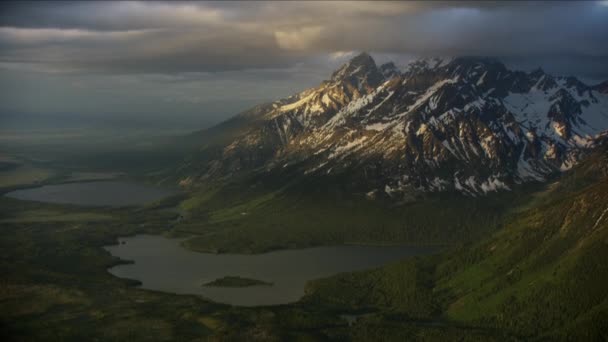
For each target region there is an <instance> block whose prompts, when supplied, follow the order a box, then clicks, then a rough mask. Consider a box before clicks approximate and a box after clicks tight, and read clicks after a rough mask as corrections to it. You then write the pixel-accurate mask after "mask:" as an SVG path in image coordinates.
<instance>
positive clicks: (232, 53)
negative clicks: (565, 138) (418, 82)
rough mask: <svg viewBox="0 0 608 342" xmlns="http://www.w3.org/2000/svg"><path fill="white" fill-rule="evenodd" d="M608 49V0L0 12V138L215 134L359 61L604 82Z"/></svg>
mask: <svg viewBox="0 0 608 342" xmlns="http://www.w3.org/2000/svg"><path fill="white" fill-rule="evenodd" d="M606 37H608V2H606V1H603V2H581V1H578V2H565V1H556V2H523V1H516V2H505V1H496V2H491V1H469V2H453V1H449V2H440V1H431V2H398V1H389V2H364V1H353V2H338V1H331V2H320V1H311V2H295V1H268V2H221V1H219V2H183V1H181V2H162V1H155V2H127V1H118V2H110V1H98V2H94V1H86V2H84V1H83V2H66V1H61V2H50V1H35V2H23V1H22V2H11V3H6V2H0V128H1V127H2V126H3V124H4V123H5V121H3V118H4V117H6V115H7V113H9V114H10V113H12V114H15V113H20V114H19V115H21V114H31V115H33V117H37V116H45V115H47V114H48V115H49V117H53V116H54V115H59V114H61V116H57V118H58V119H57V120H58V121H61V120H65V117H66V116H65V115H68V116H70V115H71V116H72V117H74V118H97V119H99V120H106V119H109V118H110V117H114V118H116V119H120V120H123V119H127V118H129V119H133V120H134V121H138V122H148V121H149V120H151V118H157V119H158V120H159V122H160V121H162V120H166V121H163V122H164V124H163V125H165V124H166V125H176V124H180V125H183V126H186V127H191V126H193V125H194V126H196V125H198V124H202V123H205V124H211V123H213V122H217V121H219V120H221V119H222V118H225V117H228V116H230V115H232V114H234V113H236V112H238V111H240V110H244V109H246V108H247V107H248V106H251V105H253V104H256V103H260V102H263V101H267V100H270V99H277V98H281V97H285V96H289V95H291V94H293V93H295V92H297V91H301V90H303V89H305V88H307V87H311V86H315V85H317V84H318V83H319V82H320V81H321V80H323V79H325V78H327V77H328V76H329V75H330V74H331V72H332V70H334V69H335V68H337V67H338V66H339V64H341V63H343V62H344V61H345V60H347V59H348V58H349V57H351V56H352V55H353V51H369V52H371V53H372V54H373V56H374V57H375V58H376V60H377V61H378V62H385V61H388V60H393V61H395V62H396V63H397V64H400V65H403V64H405V63H406V62H407V61H409V60H411V59H412V58H416V57H419V56H420V57H425V56H431V55H433V56H436V55H439V56H451V55H490V56H495V57H499V58H501V59H502V60H503V61H505V62H506V63H507V64H508V65H509V66H511V67H515V68H523V69H532V68H536V67H538V66H542V67H543V68H544V69H545V70H546V71H548V72H550V73H554V74H564V75H575V76H579V77H583V79H584V80H586V81H588V82H591V83H593V82H598V81H599V80H603V79H608V58H607V57H608V44H606ZM19 115H17V116H16V117H19ZM31 115H30V116H31ZM61 118H64V119H61Z"/></svg>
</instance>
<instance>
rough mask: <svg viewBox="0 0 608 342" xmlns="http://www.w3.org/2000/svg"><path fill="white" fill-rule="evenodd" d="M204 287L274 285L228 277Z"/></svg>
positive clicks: (255, 280)
mask: <svg viewBox="0 0 608 342" xmlns="http://www.w3.org/2000/svg"><path fill="white" fill-rule="evenodd" d="M203 286H214V287H248V286H272V283H268V282H265V281H262V280H257V279H249V278H243V277H238V276H236V277H235V276H227V277H222V278H218V279H215V280H214V281H211V282H208V283H206V284H203Z"/></svg>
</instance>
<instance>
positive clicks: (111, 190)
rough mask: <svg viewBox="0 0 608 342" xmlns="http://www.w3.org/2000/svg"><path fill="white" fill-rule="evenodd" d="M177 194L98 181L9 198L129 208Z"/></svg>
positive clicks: (22, 192)
mask: <svg viewBox="0 0 608 342" xmlns="http://www.w3.org/2000/svg"><path fill="white" fill-rule="evenodd" d="M175 193H176V190H171V189H167V188H161V187H157V186H153V185H147V184H140V183H135V182H129V181H94V182H82V183H66V184H55V185H44V186H41V187H37V188H31V189H23V190H15V191H11V192H9V193H7V194H6V195H5V196H7V197H11V198H16V199H20V200H26V201H37V202H46V203H58V204H75V205H80V206H87V207H95V206H98V207H106V206H108V207H125V206H133V205H141V204H145V203H148V202H152V201H156V200H159V199H161V198H163V197H167V196H169V195H172V194H175Z"/></svg>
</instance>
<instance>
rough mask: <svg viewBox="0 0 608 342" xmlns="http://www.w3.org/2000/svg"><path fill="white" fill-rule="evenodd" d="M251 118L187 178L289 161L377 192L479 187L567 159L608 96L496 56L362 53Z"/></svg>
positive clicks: (276, 167)
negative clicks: (379, 57) (407, 60)
mask: <svg viewBox="0 0 608 342" xmlns="http://www.w3.org/2000/svg"><path fill="white" fill-rule="evenodd" d="M239 117H242V116H239ZM253 118H254V119H253ZM249 120H254V121H255V124H253V125H250V126H248V127H246V128H245V129H244V130H243V131H242V132H241V134H240V135H238V136H236V137H234V139H233V140H231V141H227V142H225V144H224V145H222V146H221V152H219V153H217V154H215V155H214V156H213V157H212V158H209V156H208V155H205V153H204V152H201V153H199V154H198V155H196V156H193V158H192V159H191V160H190V161H189V162H188V163H187V164H186V165H183V166H182V172H181V173H180V174H181V175H182V176H183V178H186V179H187V182H186V183H188V184H193V185H196V184H200V183H201V182H202V181H204V180H206V179H221V178H230V177H233V176H235V175H238V174H242V173H251V172H264V173H276V172H282V169H288V170H292V171H293V172H294V175H297V176H302V177H306V176H313V175H314V176H315V177H322V176H325V175H328V174H332V175H335V174H340V175H343V177H344V178H350V179H353V180H354V182H353V183H358V184H359V185H358V187H359V188H358V189H357V190H360V191H364V192H368V193H369V194H370V196H376V195H388V196H391V197H401V196H402V195H403V194H408V193H415V192H420V191H446V190H456V191H459V192H461V193H465V194H469V195H478V194H483V193H487V192H489V191H497V190H508V189H510V188H512V187H513V186H515V185H517V184H520V183H523V182H529V181H544V180H546V179H547V178H549V177H551V176H552V175H553V174H556V173H559V172H561V171H563V170H567V169H569V168H571V167H572V165H574V164H575V163H576V162H577V160H579V159H580V157H581V156H582V154H584V152H585V150H586V149H587V148H589V147H590V146H591V145H592V141H593V138H594V137H596V136H597V135H598V134H600V133H601V132H603V131H605V130H606V129H608V96H607V95H606V94H605V92H603V88H602V87H601V85H598V86H594V87H591V86H587V85H585V84H584V83H582V82H580V81H578V80H577V79H576V78H573V77H554V76H551V75H548V74H546V73H545V72H543V71H542V70H540V69H539V70H535V71H533V72H530V73H524V72H520V71H511V70H508V69H507V68H506V67H505V66H504V65H503V64H502V63H500V62H499V61H496V60H494V59H490V58H478V57H460V58H454V59H449V60H440V59H430V60H419V61H416V62H414V63H411V64H410V65H409V66H408V67H407V68H406V70H404V71H402V72H401V71H398V70H396V68H395V66H394V64H392V63H388V64H385V65H383V66H380V67H378V66H376V64H375V62H374V60H373V59H372V58H371V56H369V55H368V54H365V53H363V54H361V55H358V56H356V57H355V58H353V59H352V60H351V61H349V62H348V63H346V64H345V65H344V66H342V67H341V68H340V69H338V70H337V71H336V72H334V73H333V74H332V76H331V78H330V79H329V80H327V81H324V82H323V83H322V84H321V85H319V86H318V87H317V88H312V89H309V90H306V91H304V92H302V93H299V94H297V95H294V96H292V97H289V98H287V99H283V100H280V101H276V102H274V103H271V104H268V105H265V106H262V107H261V108H260V109H259V110H257V111H255V113H254V114H251V116H250V117H249ZM193 165H194V166H193Z"/></svg>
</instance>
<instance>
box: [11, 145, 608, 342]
mask: <svg viewBox="0 0 608 342" xmlns="http://www.w3.org/2000/svg"><path fill="white" fill-rule="evenodd" d="M598 158H603V155H600V157H598ZM602 160H603V159H602ZM596 165H597V163H596V162H595V161H594V162H590V163H587V164H583V165H582V166H581V167H580V168H577V169H576V170H575V171H573V173H571V175H570V176H568V177H565V178H564V179H563V180H562V181H560V183H559V184H558V185H557V186H553V187H551V189H549V190H545V191H544V192H539V193H537V194H535V195H533V196H527V195H526V196H524V195H522V196H523V197H521V198H519V199H518V201H519V203H523V205H521V206H518V207H515V208H512V209H510V210H509V211H507V212H504V211H501V210H499V209H500V208H502V207H503V206H501V204H504V203H506V202H507V201H510V200H513V201H514V200H515V199H514V197H513V196H519V195H517V194H507V195H506V197H501V196H496V197H491V198H488V199H487V200H484V202H485V204H484V205H485V206H483V207H482V206H480V204H476V203H480V202H475V201H473V200H467V199H463V200H460V201H458V200H455V199H453V198H447V199H446V198H441V199H436V200H432V199H431V200H429V201H427V202H425V203H426V204H416V203H414V204H405V205H404V206H403V207H400V208H399V210H396V209H395V208H390V207H382V206H379V205H378V206H375V205H374V204H371V205H366V203H368V204H369V202H358V201H356V200H346V201H344V202H340V203H339V204H335V202H334V204H335V205H333V206H331V205H330V204H329V203H328V202H322V201H317V200H315V198H307V197H306V196H300V197H298V198H297V199H295V200H293V201H286V200H285V198H284V197H280V196H284V195H282V194H281V193H272V192H270V193H266V194H263V193H262V192H257V191H253V192H248V193H247V194H246V195H247V196H243V195H244V192H243V191H240V192H239V193H238V194H239V198H242V199H243V200H242V201H241V202H234V203H233V204H232V205H230V206H229V205H226V204H227V203H229V202H230V201H232V200H233V199H234V197H232V196H234V194H231V193H230V192H229V191H228V192H227V191H223V192H222V193H221V194H220V193H216V192H212V191H209V192H206V193H205V195H204V196H203V195H201V194H195V195H193V196H190V197H189V198H186V199H184V198H183V197H179V196H178V197H174V198H169V199H167V200H163V201H159V202H157V203H155V204H151V205H148V206H145V207H142V208H125V209H107V208H106V209H104V208H98V209H91V208H86V209H85V208H77V207H72V206H64V205H61V206H60V205H50V204H40V203H34V202H23V201H17V200H12V199H9V198H5V197H0V221H1V222H2V223H1V229H0V247H1V250H2V255H1V257H0V274H2V280H1V282H0V331H1V334H2V337H3V340H7V341H10V340H16V341H17V340H18V341H30V340H31V341H40V340H53V341H54V340H74V341H82V340H91V339H100V340H116V341H122V340H129V341H163V340H166V341H169V340H181V341H197V340H235V339H237V340H260V341H268V340H311V341H312V340H360V341H369V340H395V341H403V340H429V341H443V340H467V341H469V340H471V341H474V340H479V341H488V340H499V341H505V340H543V339H548V340H556V339H557V340H560V339H564V340H601V339H602V338H604V339H605V338H606V330H605V327H606V326H608V321H607V317H608V293H607V291H608V290H607V289H608V286H606V284H608V278H606V275H607V274H608V269H606V262H605V261H606V260H608V221H607V220H605V216H606V215H604V213H605V211H606V208H608V197H607V196H606V195H605V194H607V193H608V181H607V179H606V177H605V176H601V177H599V176H597V174H598V173H601V172H600V171H598V170H597V167H596ZM205 196H206V197H205ZM275 196H279V197H275ZM276 198H280V199H281V201H280V202H281V203H287V205H289V207H286V206H283V207H281V206H278V207H277V203H279V201H277V200H276ZM523 199H527V200H526V201H524V200H523ZM210 203H213V205H215V206H216V207H211V206H206V207H205V204H210ZM445 203H451V204H452V205H451V206H446V205H443V206H442V204H445ZM176 206H177V207H176ZM437 208H443V210H438V209H437ZM492 208H494V209H495V210H494V211H492ZM176 209H179V210H178V211H177V212H178V213H179V214H176ZM269 210H274V213H275V214H274V215H269ZM475 210H477V211H475ZM458 212H460V215H459V216H457V213H458ZM463 212H466V213H468V215H462V213H463ZM242 213H245V214H242ZM291 215H296V219H295V220H294V221H292V222H294V224H293V226H290V227H289V228H290V230H288V231H287V232H282V231H284V229H279V228H283V227H284V226H281V225H280V223H281V222H283V223H285V222H287V221H285V217H286V216H290V217H292V216H291ZM399 215H401V216H399ZM417 215H418V216H417ZM176 216H177V218H176ZM269 217H270V218H269ZM380 218H382V219H381V220H380ZM458 218H460V220H461V221H458ZM366 219H369V220H373V221H365V220H366ZM406 219H409V220H410V221H407V220H406ZM273 220H276V221H273ZM413 220H416V221H413ZM194 222H206V223H207V225H196V224H194ZM299 222H302V223H301V224H300V223H299ZM403 222H418V226H414V225H411V226H407V225H404V224H403ZM248 224H250V225H249V226H248ZM334 224H337V225H335V227H336V229H334V230H327V229H326V227H330V226H331V225H334ZM357 224H358V225H357ZM371 224H375V227H377V229H376V230H375V234H374V235H372V234H369V231H368V233H366V230H365V229H364V228H365V225H371ZM311 227H312V228H313V229H310V228H311ZM483 227H485V229H483ZM416 228H419V229H422V230H424V229H427V231H428V232H430V233H429V235H427V236H430V238H428V240H419V239H418V235H416ZM463 228H467V229H468V230H467V229H463ZM433 232H435V233H433ZM463 232H464V233H463ZM467 232H468V233H467ZM140 233H148V234H171V235H185V234H192V233H195V234H198V235H199V238H198V239H195V240H191V242H190V243H189V244H188V245H187V246H188V247H190V248H193V249H200V250H214V251H217V252H224V251H238V252H260V251H266V250H271V249H276V248H289V247H303V246H310V245H319V244H334V243H349V242H351V243H352V242H357V243H366V242H367V243H384V242H387V241H399V242H408V241H409V242H411V243H414V242H415V241H422V242H421V243H443V244H445V243H450V242H451V244H452V245H453V246H461V247H460V248H458V249H455V250H454V249H453V250H451V251H447V252H446V253H445V254H443V255H438V256H431V257H420V258H411V259H407V260H404V261H401V262H395V263H393V264H390V265H387V266H385V267H383V268H380V269H376V270H372V271H364V272H356V273H345V274H340V275H337V276H334V277H331V278H328V279H320V280H318V281H314V282H312V283H310V284H309V286H308V288H307V295H306V296H305V297H304V298H303V299H302V300H301V301H300V302H298V303H295V304H292V305H282V306H273V307H257V308H241V307H231V306H227V305H221V304H216V303H212V302H209V301H206V300H204V299H202V298H199V297H196V296H187V295H172V294H167V293H160V292H154V291H147V290H141V289H138V288H137V287H136V286H135V285H137V283H136V282H135V281H128V280H123V279H119V278H116V277H113V276H112V275H110V274H109V273H108V272H107V269H108V267H111V266H112V265H116V264H117V263H121V262H125V261H121V260H117V259H115V258H113V257H112V256H111V255H110V254H109V253H108V252H107V251H105V250H104V249H103V248H102V247H103V246H104V245H108V244H112V243H115V242H116V241H117V238H118V237H119V236H128V235H134V234H140ZM321 233H323V234H325V235H323V234H321ZM456 236H464V237H466V238H467V239H463V240H456V239H455V238H454V237H456ZM202 237H204V239H203V238H202ZM464 240H466V241H468V242H464ZM472 240H476V242H473V241H472Z"/></svg>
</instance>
